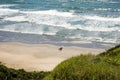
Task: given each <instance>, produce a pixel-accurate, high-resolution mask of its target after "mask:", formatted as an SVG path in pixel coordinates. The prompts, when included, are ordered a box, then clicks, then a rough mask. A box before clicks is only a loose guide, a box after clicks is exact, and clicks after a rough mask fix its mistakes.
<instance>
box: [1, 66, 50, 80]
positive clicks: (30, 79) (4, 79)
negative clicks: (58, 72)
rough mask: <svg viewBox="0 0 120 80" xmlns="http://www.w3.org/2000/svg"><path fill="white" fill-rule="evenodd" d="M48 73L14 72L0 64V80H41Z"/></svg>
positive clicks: (21, 70)
mask: <svg viewBox="0 0 120 80" xmlns="http://www.w3.org/2000/svg"><path fill="white" fill-rule="evenodd" d="M49 73H50V72H26V71H24V70H23V69H20V70H15V69H11V68H7V67H6V66H4V65H2V64H0V80H42V79H43V78H44V77H45V76H47V75H48V74H49Z"/></svg>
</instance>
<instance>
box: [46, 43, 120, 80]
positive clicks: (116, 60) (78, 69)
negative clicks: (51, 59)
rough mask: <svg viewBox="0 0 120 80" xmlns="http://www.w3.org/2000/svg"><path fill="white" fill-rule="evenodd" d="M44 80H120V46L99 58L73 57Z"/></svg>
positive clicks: (90, 56) (91, 56) (100, 55)
mask: <svg viewBox="0 0 120 80" xmlns="http://www.w3.org/2000/svg"><path fill="white" fill-rule="evenodd" d="M44 80H120V45H118V46H116V47H114V48H111V49H109V50H107V51H106V52H103V53H101V54H99V55H97V56H94V55H90V54H89V55H80V56H77V57H72V58H70V59H68V60H66V61H64V62H62V63H61V64H59V65H58V66H57V67H56V68H55V69H54V70H53V71H52V72H51V74H50V75H49V76H47V77H45V78H44Z"/></svg>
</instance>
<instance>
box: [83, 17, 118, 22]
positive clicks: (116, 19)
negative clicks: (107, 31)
mask: <svg viewBox="0 0 120 80" xmlns="http://www.w3.org/2000/svg"><path fill="white" fill-rule="evenodd" d="M84 18H86V19H90V20H97V21H118V22H120V17H118V18H105V17H99V16H84Z"/></svg>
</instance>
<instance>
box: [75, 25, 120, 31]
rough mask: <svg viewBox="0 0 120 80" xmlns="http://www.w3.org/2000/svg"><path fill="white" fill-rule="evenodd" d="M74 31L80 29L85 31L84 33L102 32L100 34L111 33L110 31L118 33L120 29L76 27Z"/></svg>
mask: <svg viewBox="0 0 120 80" xmlns="http://www.w3.org/2000/svg"><path fill="white" fill-rule="evenodd" d="M76 29H81V30H86V31H102V32H111V31H119V30H120V28H118V27H116V28H114V27H112V28H108V27H97V26H96V27H95V26H87V27H83V26H82V27H78V28H76Z"/></svg>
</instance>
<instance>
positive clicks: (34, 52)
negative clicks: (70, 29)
mask: <svg viewBox="0 0 120 80" xmlns="http://www.w3.org/2000/svg"><path fill="white" fill-rule="evenodd" d="M59 47H60V46H54V45H47V44H44V45H43V44H38V45H36V44H22V43H0V61H1V62H2V63H4V64H5V65H6V66H8V67H11V68H16V69H21V68H23V69H25V70H26V71H50V70H52V69H53V68H54V67H55V66H56V65H58V64H59V63H60V62H61V61H63V60H65V59H67V58H69V57H72V56H76V55H80V54H88V53H92V54H98V53H100V52H102V51H104V50H102V49H90V48H80V47H64V48H63V50H62V51H59V50H58V48H59Z"/></svg>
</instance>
